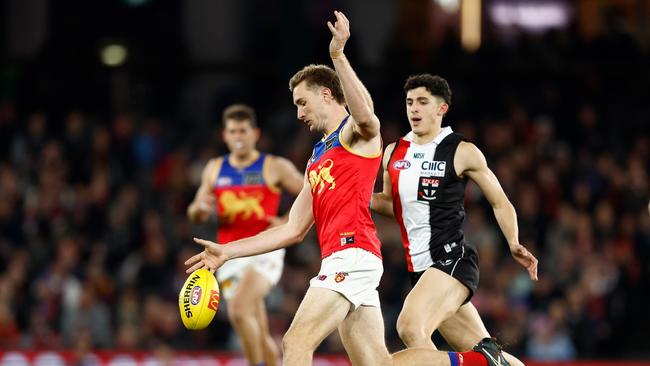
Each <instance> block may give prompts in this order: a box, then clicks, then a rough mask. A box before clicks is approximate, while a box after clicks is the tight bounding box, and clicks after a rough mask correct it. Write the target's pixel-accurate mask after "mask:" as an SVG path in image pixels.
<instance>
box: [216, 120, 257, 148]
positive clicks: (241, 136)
mask: <svg viewBox="0 0 650 366" xmlns="http://www.w3.org/2000/svg"><path fill="white" fill-rule="evenodd" d="M259 135H260V133H259V129H257V128H255V127H253V126H252V125H251V123H250V121H248V120H244V121H237V120H234V119H227V120H226V124H225V127H224V129H223V140H224V141H225V143H226V145H228V150H230V152H231V153H233V154H236V155H240V156H241V155H247V154H249V153H251V152H252V151H253V150H254V149H255V144H256V143H257V140H258V139H259Z"/></svg>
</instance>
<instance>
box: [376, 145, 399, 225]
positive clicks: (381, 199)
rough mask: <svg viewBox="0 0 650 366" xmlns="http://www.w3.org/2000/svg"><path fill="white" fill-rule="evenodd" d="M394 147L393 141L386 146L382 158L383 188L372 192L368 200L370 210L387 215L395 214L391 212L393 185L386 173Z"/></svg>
mask: <svg viewBox="0 0 650 366" xmlns="http://www.w3.org/2000/svg"><path fill="white" fill-rule="evenodd" d="M394 149H395V143H392V144H390V145H388V146H386V150H385V151H384V159H383V167H384V188H383V191H381V192H375V193H373V194H372V200H370V209H371V210H373V211H375V212H376V213H378V214H380V215H383V216H388V217H394V216H395V214H394V213H393V186H392V184H391V180H390V174H388V163H390V156H391V155H392V154H393V150H394Z"/></svg>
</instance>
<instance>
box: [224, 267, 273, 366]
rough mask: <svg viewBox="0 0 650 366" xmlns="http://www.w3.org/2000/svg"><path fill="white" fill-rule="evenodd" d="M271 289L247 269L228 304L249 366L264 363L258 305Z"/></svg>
mask: <svg viewBox="0 0 650 366" xmlns="http://www.w3.org/2000/svg"><path fill="white" fill-rule="evenodd" d="M270 289H271V284H270V283H269V281H268V280H267V279H266V278H265V277H264V276H262V275H260V274H259V273H257V272H256V271H255V270H253V269H248V270H247V271H246V273H244V275H243V276H242V278H241V280H240V282H239V285H238V286H237V289H236V291H235V293H234V295H233V297H232V298H231V299H230V301H229V303H228V305H229V306H228V317H229V319H230V323H231V324H232V326H233V328H235V331H236V332H237V335H238V336H239V340H240V341H241V345H242V348H243V351H244V356H245V357H246V360H247V361H248V362H249V363H250V364H251V365H257V364H259V363H261V362H263V361H264V348H263V335H264V334H263V326H262V324H260V322H259V304H260V302H263V301H264V297H265V296H266V294H268V292H269V290H270Z"/></svg>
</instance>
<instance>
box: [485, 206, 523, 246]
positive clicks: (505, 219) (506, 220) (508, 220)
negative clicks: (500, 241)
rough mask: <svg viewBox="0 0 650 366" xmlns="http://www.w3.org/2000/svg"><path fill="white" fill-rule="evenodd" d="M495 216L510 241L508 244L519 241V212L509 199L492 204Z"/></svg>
mask: <svg viewBox="0 0 650 366" xmlns="http://www.w3.org/2000/svg"><path fill="white" fill-rule="evenodd" d="M492 208H493V210H494V217H495V218H496V219H497V222H498V223H499V228H501V232H502V233H503V236H505V238H506V240H507V241H508V246H512V245H514V244H518V243H519V227H518V225H517V213H516V212H515V208H514V206H512V204H511V203H510V202H509V201H506V202H503V203H500V204H498V205H493V206H492Z"/></svg>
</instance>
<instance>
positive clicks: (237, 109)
mask: <svg viewBox="0 0 650 366" xmlns="http://www.w3.org/2000/svg"><path fill="white" fill-rule="evenodd" d="M222 119H223V123H224V124H225V123H226V121H227V120H229V119H232V120H235V121H237V122H242V121H248V122H249V123H250V124H251V127H257V117H255V110H254V109H253V108H252V107H250V106H247V105H246V104H233V105H231V106H229V107H228V108H226V109H224V110H223V117H222Z"/></svg>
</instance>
